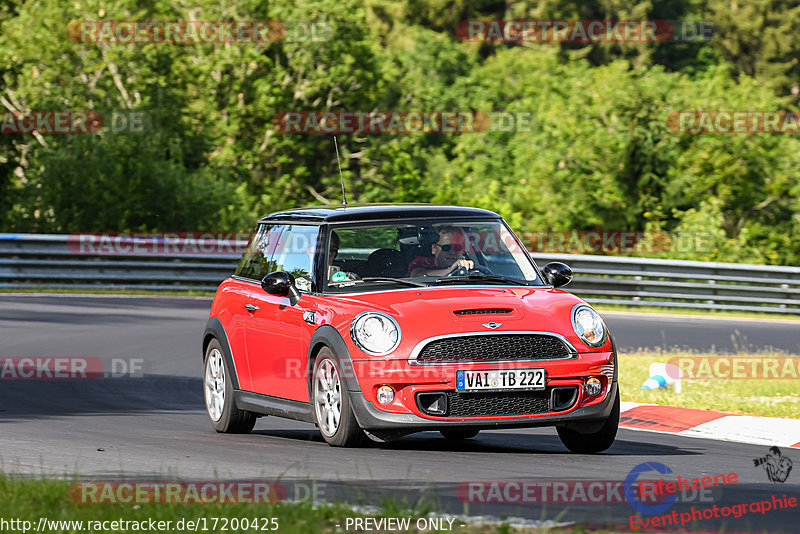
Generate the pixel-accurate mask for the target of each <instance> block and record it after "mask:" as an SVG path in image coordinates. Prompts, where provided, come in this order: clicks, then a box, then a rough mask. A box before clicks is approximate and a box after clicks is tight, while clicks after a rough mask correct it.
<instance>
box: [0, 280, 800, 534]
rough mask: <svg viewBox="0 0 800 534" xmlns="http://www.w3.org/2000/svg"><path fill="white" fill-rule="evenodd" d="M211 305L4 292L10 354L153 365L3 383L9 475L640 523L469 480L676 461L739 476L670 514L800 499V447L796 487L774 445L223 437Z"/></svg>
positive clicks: (772, 516) (710, 326) (791, 326)
mask: <svg viewBox="0 0 800 534" xmlns="http://www.w3.org/2000/svg"><path fill="white" fill-rule="evenodd" d="M209 305H210V299H189V298H187V299H183V298H166V297H147V298H124V297H81V296H33V295H25V296H10V295H2V296H0V339H2V343H3V348H2V351H1V352H0V357H3V358H15V357H92V358H99V359H101V360H103V361H104V362H105V363H106V364H107V365H109V366H110V365H111V362H112V361H116V362H117V365H118V367H119V365H120V364H121V362H126V363H125V364H126V365H130V363H131V362H137V361H141V363H142V366H143V376H131V377H123V378H113V377H107V378H100V379H96V380H55V379H54V380H2V381H0V432H1V434H0V462H2V465H1V467H0V468H2V470H4V471H5V472H7V473H17V474H36V475H41V474H47V475H57V476H67V477H73V476H75V475H79V476H80V477H82V478H98V479H106V480H120V479H123V478H124V479H138V480H151V481H152V480H157V479H159V480H161V479H163V480H218V479H224V480H232V479H236V480H260V481H264V480H270V481H271V480H277V479H280V480H281V481H283V482H284V484H285V485H286V486H287V488H288V493H289V497H294V496H295V493H297V494H298V496H299V497H304V496H306V495H307V491H306V490H307V488H308V487H309V485H310V482H311V481H313V482H314V483H315V484H316V492H317V496H318V497H320V498H323V499H333V498H338V497H348V498H349V499H350V500H351V501H352V502H361V503H365V504H368V503H373V504H378V503H379V502H380V500H381V499H382V498H383V497H386V496H392V497H395V498H405V499H407V501H408V502H409V504H413V503H415V502H418V501H431V502H434V503H435V504H436V506H437V507H438V508H439V509H441V510H445V511H447V512H451V513H458V514H464V513H468V514H469V515H491V516H494V517H499V518H506V517H520V518H525V519H528V520H530V521H533V522H536V521H540V520H545V519H547V520H557V521H561V522H574V521H579V522H583V523H588V524H597V525H599V524H617V525H627V524H628V517H629V516H630V515H631V514H633V513H634V511H633V509H632V508H631V506H630V505H628V504H627V503H626V502H624V495H622V496H621V497H622V498H619V497H617V498H616V502H613V503H611V504H607V503H593V502H588V503H574V502H573V503H566V504H565V503H540V502H528V503H524V504H521V503H518V502H505V503H498V502H490V503H482V502H477V501H473V502H469V503H465V502H464V501H465V500H469V499H467V498H466V497H465V496H466V495H467V494H466V493H464V492H463V490H464V488H465V487H466V486H465V484H464V483H465V482H467V481H498V480H500V481H506V480H511V481H539V482H546V481H554V482H562V481H568V482H569V481H603V482H604V483H606V482H608V483H609V484H610V483H613V482H615V481H623V480H625V478H626V476H627V475H628V473H629V472H630V471H631V469H633V468H634V467H635V466H637V465H639V464H641V463H644V462H660V463H663V464H665V465H666V466H668V467H669V468H671V469H672V471H673V472H674V473H675V474H678V475H680V476H681V477H683V478H694V477H703V476H707V475H709V476H713V475H717V474H721V473H730V472H733V473H736V474H737V475H738V481H737V483H736V484H733V485H730V486H726V487H724V488H721V489H714V490H713V491H712V492H710V494H706V495H705V496H702V497H700V498H699V500H698V496H697V495H696V492H693V491H689V492H688V495H684V496H682V497H683V498H682V499H679V502H676V504H675V505H674V506H673V507H672V508H671V509H670V512H671V511H672V510H675V511H677V512H678V513H680V512H682V511H686V510H689V507H690V506H692V505H694V506H695V508H710V507H712V506H714V505H718V506H722V505H726V506H730V505H733V504H739V503H750V502H753V501H771V500H772V498H773V496H776V497H777V498H780V497H781V496H783V495H784V494H785V495H786V496H787V497H795V498H798V499H800V467H798V466H800V451H798V450H796V449H795V450H790V449H784V450H782V452H783V454H784V455H785V456H788V457H789V458H790V459H791V460H793V462H794V464H795V466H796V467H795V469H794V472H791V473H790V475H789V478H788V480H787V481H786V482H785V483H783V484H780V483H770V482H769V481H768V479H767V476H766V473H765V471H764V469H763V468H761V467H755V466H754V462H753V459H755V458H759V457H762V456H764V454H765V453H766V452H767V450H766V449H767V448H766V447H764V446H756V445H745V444H738V443H727V442H722V441H710V440H702V439H693V438H687V437H678V436H673V435H667V434H658V433H652V432H641V431H633V430H621V431H620V432H619V434H618V436H617V441H616V443H615V444H614V446H613V447H612V448H611V449H610V450H609V451H608V452H607V453H605V454H602V455H595V456H588V455H587V456H581V455H570V454H567V453H566V450H565V449H564V448H563V447H562V445H561V444H560V441H559V440H558V437H557V435H556V433H555V430H553V429H534V430H507V431H496V432H483V433H481V434H480V436H478V437H477V438H476V439H473V440H468V441H464V442H448V441H446V440H444V439H443V438H442V437H441V436H440V435H439V434H438V433H423V434H415V435H413V436H409V437H406V438H404V439H402V440H400V441H397V442H394V443H391V444H383V445H378V444H375V445H374V446H371V447H368V448H366V449H360V450H346V449H334V448H331V447H329V446H327V445H326V444H325V443H324V442H323V441H322V439H321V438H320V437H319V435H318V433H317V431H316V429H315V428H314V426H312V425H309V424H304V423H298V422H294V421H288V420H282V419H276V418H271V417H265V418H262V419H260V420H259V422H258V424H257V425H256V429H255V431H254V432H253V433H252V434H249V435H221V434H217V433H215V432H214V431H213V430H212V428H211V426H210V425H209V423H208V419H207V416H206V414H205V411H204V409H203V399H202V390H201V379H200V376H201V367H202V366H201V354H200V334H201V332H202V329H203V326H204V324H205V320H206V317H207V314H208V308H209ZM604 315H605V318H606V320H607V322H608V324H609V326H610V328H611V329H612V331H613V332H614V334H615V338H616V340H617V343H618V345H619V346H620V347H621V348H623V349H628V348H636V347H667V348H669V347H673V346H678V347H684V346H685V347H691V348H695V349H703V350H705V349H709V348H711V347H715V348H716V349H717V350H729V351H732V350H734V349H735V348H736V347H737V346H743V345H744V346H746V347H748V348H755V349H760V348H766V347H770V346H771V347H775V348H779V349H782V350H784V351H787V352H792V353H794V354H800V334H799V333H798V332H800V328H798V323H796V322H795V323H792V322H789V321H783V322H781V321H768V320H757V321H747V320H729V319H703V318H691V319H689V318H686V317H675V316H672V317H670V316H649V315H637V314H622V313H613V314H611V313H609V314H604ZM623 399H624V393H623ZM647 478H650V476H648V477H647ZM692 494H694V495H692ZM478 495H479V496H480V494H478ZM485 495H486V494H485ZM612 496H613V493H612ZM513 497H514V496H513V495H511V496H510V498H511V499H513ZM477 499H478V501H479V500H480V499H479V497H478V498H477ZM692 499H694V500H692ZM612 500H613V499H612ZM682 500H683V501H688V502H680V501H682ZM796 518H797V509H794V510H789V511H786V510H784V511H770V512H768V513H766V514H763V515H762V514H759V513H757V512H756V513H753V514H747V515H744V516H743V517H741V518H738V519H734V518H724V519H719V520H715V519H708V520H703V521H701V522H700V523H698V525H697V527H699V528H702V529H703V530H710V529H718V528H720V527H723V526H724V527H725V528H726V530H728V531H745V530H758V531H763V530H767V531H784V532H797V531H800V525H798V522H797V520H796Z"/></svg>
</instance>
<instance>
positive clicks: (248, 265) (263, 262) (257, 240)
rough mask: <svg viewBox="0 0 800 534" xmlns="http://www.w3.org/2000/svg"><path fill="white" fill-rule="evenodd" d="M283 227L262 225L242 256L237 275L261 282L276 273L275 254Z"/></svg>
mask: <svg viewBox="0 0 800 534" xmlns="http://www.w3.org/2000/svg"><path fill="white" fill-rule="evenodd" d="M283 228H284V227H283V226H278V225H263V224H262V225H261V226H259V227H258V229H257V231H256V233H255V235H253V237H252V238H251V239H250V243H248V245H247V250H246V251H245V253H244V254H242V259H241V261H239V267H238V268H237V269H236V275H237V276H241V277H242V278H249V279H251V280H261V279H262V278H264V277H265V276H266V275H268V274H269V273H271V272H272V271H276V270H278V269H275V262H274V261H273V258H272V256H273V254H274V252H275V249H276V247H277V244H278V241H279V237H280V234H281V231H282V230H283Z"/></svg>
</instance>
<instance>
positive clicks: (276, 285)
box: [261, 271, 300, 306]
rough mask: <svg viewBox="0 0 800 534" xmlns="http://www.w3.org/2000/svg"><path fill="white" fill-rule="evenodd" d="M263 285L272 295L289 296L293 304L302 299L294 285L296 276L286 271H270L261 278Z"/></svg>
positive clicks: (290, 302)
mask: <svg viewBox="0 0 800 534" xmlns="http://www.w3.org/2000/svg"><path fill="white" fill-rule="evenodd" d="M261 287H262V289H264V291H266V292H267V293H269V294H270V295H277V296H279V297H289V304H291V305H292V306H294V305H295V304H297V302H298V301H299V300H300V292H299V291H298V290H297V287H296V286H295V285H294V276H292V275H291V274H289V273H287V272H286V271H275V272H273V273H269V274H268V275H267V276H265V277H264V279H263V280H261Z"/></svg>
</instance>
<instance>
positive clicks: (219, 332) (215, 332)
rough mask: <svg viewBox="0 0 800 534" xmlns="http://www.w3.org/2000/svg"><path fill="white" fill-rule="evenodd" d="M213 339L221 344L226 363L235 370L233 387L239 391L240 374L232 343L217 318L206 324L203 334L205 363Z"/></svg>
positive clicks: (232, 379) (232, 381)
mask: <svg viewBox="0 0 800 534" xmlns="http://www.w3.org/2000/svg"><path fill="white" fill-rule="evenodd" d="M212 339H216V340H217V342H218V343H219V346H220V348H221V349H222V357H223V358H225V363H227V364H228V369H233V373H232V375H233V376H231V386H232V387H233V389H234V391H236V390H238V389H239V374H238V371H237V370H236V363H235V362H234V361H233V352H232V351H231V345H230V343H228V336H227V335H226V334H225V328H223V327H222V323H221V322H220V320H219V319H217V318H216V317H211V318H209V320H208V321H207V322H206V329H205V332H204V333H203V360H204V361H205V358H206V349H208V344H209V343H211V340H212Z"/></svg>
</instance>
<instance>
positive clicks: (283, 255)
mask: <svg viewBox="0 0 800 534" xmlns="http://www.w3.org/2000/svg"><path fill="white" fill-rule="evenodd" d="M283 228H284V231H283V232H282V233H281V236H280V239H279V241H278V244H277V247H275V254H274V256H273V258H272V260H273V263H274V264H275V267H274V270H276V271H287V272H289V273H291V274H292V276H294V278H295V283H296V285H297V289H299V290H300V291H311V281H312V280H313V265H314V252H315V251H316V248H317V236H318V235H319V227H318V226H298V225H291V226H284V227H283Z"/></svg>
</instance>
